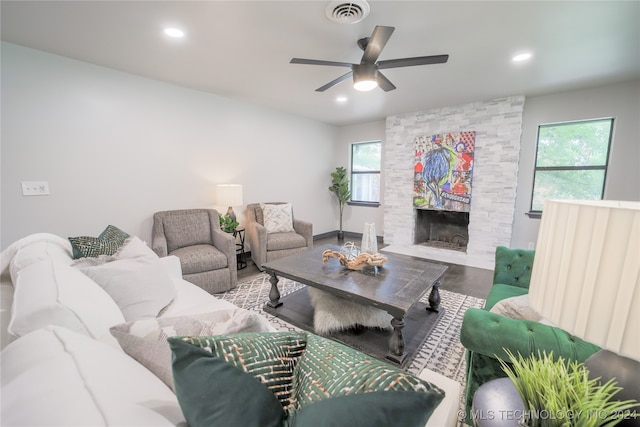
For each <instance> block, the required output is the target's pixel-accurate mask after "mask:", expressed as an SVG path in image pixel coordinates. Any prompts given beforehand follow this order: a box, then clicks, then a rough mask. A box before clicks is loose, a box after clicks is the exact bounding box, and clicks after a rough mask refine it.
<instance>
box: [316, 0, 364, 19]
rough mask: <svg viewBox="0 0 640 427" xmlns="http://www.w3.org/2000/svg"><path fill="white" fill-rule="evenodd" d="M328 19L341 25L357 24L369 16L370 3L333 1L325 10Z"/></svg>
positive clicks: (362, 0)
mask: <svg viewBox="0 0 640 427" xmlns="http://www.w3.org/2000/svg"><path fill="white" fill-rule="evenodd" d="M325 13H326V14H327V18H329V19H330V20H332V21H333V22H337V23H339V24H355V23H356V22H360V21H362V20H363V19H364V18H366V17H367V16H368V15H369V3H367V2H366V1H365V0H359V1H343V0H338V1H332V2H331V3H329V4H328V5H327V8H326V9H325Z"/></svg>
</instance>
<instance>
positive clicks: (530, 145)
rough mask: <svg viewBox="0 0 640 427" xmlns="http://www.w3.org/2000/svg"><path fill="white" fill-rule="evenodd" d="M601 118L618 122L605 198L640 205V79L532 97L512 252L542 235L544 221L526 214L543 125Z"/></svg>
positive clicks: (525, 119)
mask: <svg viewBox="0 0 640 427" xmlns="http://www.w3.org/2000/svg"><path fill="white" fill-rule="evenodd" d="M602 117H613V118H614V119H615V121H614V135H613V142H612V146H611V153H610V158H609V168H608V172H607V182H606V186H605V196H604V198H605V199H609V200H640V167H639V163H640V80H635V81H631V82H626V83H618V84H612V85H607V86H602V87H597V88H591V89H584V90H576V91H570V92H563V93H556V94H552V95H544V96H532V97H527V100H526V102H525V105H524V115H523V123H522V144H521V151H520V165H519V168H518V194H517V197H516V213H515V218H514V223H513V234H512V236H511V247H513V248H527V247H528V245H529V242H532V243H535V241H536V239H537V236H538V228H539V225H540V220H539V219H531V218H529V217H528V216H526V215H525V213H526V212H528V211H529V206H530V204H531V190H532V186H533V167H534V165H535V150H536V140H537V137H538V125H540V124H544V123H555V122H565V121H572V120H584V119H594V118H602Z"/></svg>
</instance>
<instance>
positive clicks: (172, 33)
mask: <svg viewBox="0 0 640 427" xmlns="http://www.w3.org/2000/svg"><path fill="white" fill-rule="evenodd" d="M164 33H165V34H166V35H168V36H169V37H174V38H177V39H179V38H180V37H184V31H182V30H180V29H178V28H165V29H164Z"/></svg>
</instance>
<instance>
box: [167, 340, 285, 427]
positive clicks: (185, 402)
mask: <svg viewBox="0 0 640 427" xmlns="http://www.w3.org/2000/svg"><path fill="white" fill-rule="evenodd" d="M168 341H169V345H170V346H171V351H172V352H173V357H172V364H173V376H174V388H175V391H176V396H177V398H178V403H180V408H181V409H182V413H183V414H184V417H185V419H186V421H187V424H188V425H189V427H212V426H225V427H283V423H284V421H285V419H286V414H285V411H284V410H283V409H282V405H281V404H280V402H279V401H278V399H276V397H275V396H274V395H273V393H271V391H269V390H268V389H267V388H266V387H265V386H264V385H263V384H261V383H260V382H259V381H256V379H255V378H254V377H252V376H251V375H249V374H247V373H245V372H243V371H242V370H241V369H238V368H237V367H235V366H233V365H231V364H230V363H227V362H225V361H224V360H222V359H221V358H219V357H217V356H216V355H215V354H213V353H211V351H210V350H211V349H210V348H201V347H199V346H198V345H193V344H190V343H189V342H185V341H182V340H180V339H178V338H169V340H168Z"/></svg>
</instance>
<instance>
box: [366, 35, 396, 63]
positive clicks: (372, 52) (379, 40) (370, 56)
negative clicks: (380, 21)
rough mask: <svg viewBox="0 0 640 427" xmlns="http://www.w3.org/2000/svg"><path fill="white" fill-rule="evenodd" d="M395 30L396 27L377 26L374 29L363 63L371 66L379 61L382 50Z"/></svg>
mask: <svg viewBox="0 0 640 427" xmlns="http://www.w3.org/2000/svg"><path fill="white" fill-rule="evenodd" d="M393 30H395V28H394V27H383V26H381V25H376V28H374V29H373V33H372V34H371V38H369V42H368V43H367V48H366V49H365V50H364V55H362V61H361V62H366V63H369V64H373V63H375V62H376V61H377V60H378V57H379V56H380V53H381V52H382V49H383V48H384V46H385V45H386V44H387V42H388V41H389V38H390V37H391V34H393Z"/></svg>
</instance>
